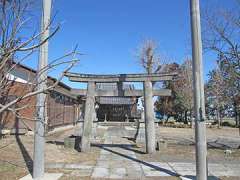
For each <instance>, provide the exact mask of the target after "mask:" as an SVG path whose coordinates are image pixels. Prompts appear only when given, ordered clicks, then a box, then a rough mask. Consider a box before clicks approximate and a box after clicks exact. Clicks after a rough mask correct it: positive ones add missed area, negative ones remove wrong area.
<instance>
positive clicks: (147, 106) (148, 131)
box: [144, 81, 156, 154]
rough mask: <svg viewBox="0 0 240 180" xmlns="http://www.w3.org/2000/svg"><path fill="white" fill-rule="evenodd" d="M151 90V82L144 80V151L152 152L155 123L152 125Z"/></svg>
mask: <svg viewBox="0 0 240 180" xmlns="http://www.w3.org/2000/svg"><path fill="white" fill-rule="evenodd" d="M152 97H153V91H152V82H151V81H144V113H145V136H146V152H147V153H148V154H151V153H154V152H155V151H156V149H155V125H154V119H155V118H154V109H153V99H152Z"/></svg>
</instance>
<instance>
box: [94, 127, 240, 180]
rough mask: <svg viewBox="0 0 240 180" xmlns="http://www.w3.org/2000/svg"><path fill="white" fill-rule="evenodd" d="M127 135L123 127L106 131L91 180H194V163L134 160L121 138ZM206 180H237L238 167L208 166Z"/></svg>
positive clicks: (125, 141) (126, 130)
mask: <svg viewBox="0 0 240 180" xmlns="http://www.w3.org/2000/svg"><path fill="white" fill-rule="evenodd" d="M127 135H128V129H125V128H124V127H109V129H108V130H107V132H106V134H105V142H104V144H101V145H97V146H98V147H99V148H101V152H100V156H99V158H98V160H97V164H96V166H95V167H93V173H92V176H91V177H92V178H93V179H144V178H151V177H153V178H156V177H159V178H160V177H163V178H164V177H166V176H177V177H180V178H181V179H186V180H187V179H195V174H196V170H195V164H194V163H184V162H183V163H179V162H177V163H176V162H145V161H141V160H138V159H137V157H136V155H135V152H134V151H133V150H132V149H131V147H132V145H131V143H130V142H129V141H128V140H127V139H126V138H122V137H124V136H127ZM208 167H209V168H208V169H209V175H210V177H209V179H218V178H217V177H219V176H233V177H234V176H238V177H240V164H209V166H208Z"/></svg>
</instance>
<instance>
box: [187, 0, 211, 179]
mask: <svg viewBox="0 0 240 180" xmlns="http://www.w3.org/2000/svg"><path fill="white" fill-rule="evenodd" d="M190 8H191V10H190V11H191V14H190V15H191V30H192V59H193V86H194V110H195V141H196V173H197V175H196V177H197V180H207V145H206V125H205V102H204V84H203V65H202V41H201V26H200V8H199V0H190Z"/></svg>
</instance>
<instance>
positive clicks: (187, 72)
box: [174, 59, 193, 123]
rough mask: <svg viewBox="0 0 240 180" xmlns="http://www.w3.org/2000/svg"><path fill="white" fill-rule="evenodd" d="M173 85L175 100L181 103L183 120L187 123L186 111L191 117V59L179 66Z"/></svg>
mask: <svg viewBox="0 0 240 180" xmlns="http://www.w3.org/2000/svg"><path fill="white" fill-rule="evenodd" d="M174 86H175V87H174V89H175V92H176V98H177V101H179V103H180V104H182V109H184V122H185V123H187V122H188V113H189V114H190V118H191V115H192V108H193V79H192V61H191V60H190V59H186V60H185V61H184V63H183V64H182V65H181V66H180V70H179V74H178V78H177V80H176V81H175V83H174Z"/></svg>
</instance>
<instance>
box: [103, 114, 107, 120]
mask: <svg viewBox="0 0 240 180" xmlns="http://www.w3.org/2000/svg"><path fill="white" fill-rule="evenodd" d="M104 122H107V114H105V115H104Z"/></svg>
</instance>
